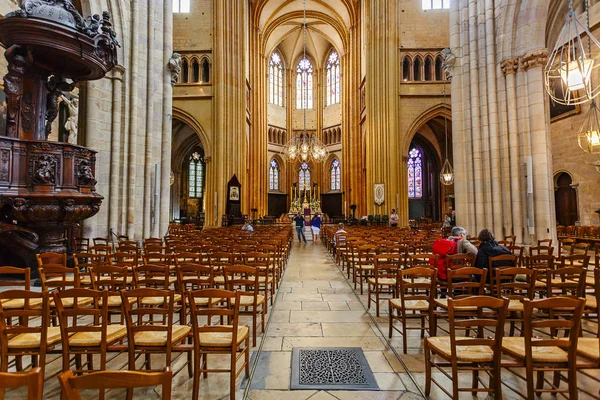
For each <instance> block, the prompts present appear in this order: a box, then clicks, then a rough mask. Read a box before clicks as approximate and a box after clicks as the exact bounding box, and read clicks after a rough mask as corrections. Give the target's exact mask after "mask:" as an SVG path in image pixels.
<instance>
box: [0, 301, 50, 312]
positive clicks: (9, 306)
mask: <svg viewBox="0 0 600 400" xmlns="http://www.w3.org/2000/svg"><path fill="white" fill-rule="evenodd" d="M0 303H1V304H2V308H4V309H5V310H18V309H21V308H23V307H25V299H10V300H2V301H0ZM41 305H42V299H29V307H31V308H38V307H39V306H41Z"/></svg>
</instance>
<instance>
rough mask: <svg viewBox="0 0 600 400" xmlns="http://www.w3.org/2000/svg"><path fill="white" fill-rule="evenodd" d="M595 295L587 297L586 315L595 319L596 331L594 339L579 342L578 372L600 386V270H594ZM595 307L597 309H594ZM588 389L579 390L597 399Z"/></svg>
mask: <svg viewBox="0 0 600 400" xmlns="http://www.w3.org/2000/svg"><path fill="white" fill-rule="evenodd" d="M594 278H595V282H594V293H593V295H589V294H588V295H586V302H585V308H584V313H586V312H588V313H590V314H591V315H592V316H594V317H595V321H594V322H595V325H596V331H595V332H594V336H593V337H579V339H578V341H577V355H578V356H579V358H580V359H579V360H578V362H577V371H578V372H579V373H580V374H583V375H585V376H586V377H587V378H589V379H592V380H594V381H596V382H598V383H599V384H600V379H599V378H598V374H597V373H595V372H597V371H594V370H598V369H600V329H598V327H600V308H598V304H600V269H598V268H594ZM594 307H595V308H594ZM582 329H583V325H582ZM585 389H586V388H583V387H580V388H579V390H580V391H581V392H583V393H585V394H586V395H588V396H590V397H596V396H597V395H598V394H594V393H590V392H588V391H587V390H585Z"/></svg>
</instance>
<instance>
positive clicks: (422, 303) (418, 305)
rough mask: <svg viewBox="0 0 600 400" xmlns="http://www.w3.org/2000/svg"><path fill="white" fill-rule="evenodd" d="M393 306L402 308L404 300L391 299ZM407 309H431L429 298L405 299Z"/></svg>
mask: <svg viewBox="0 0 600 400" xmlns="http://www.w3.org/2000/svg"><path fill="white" fill-rule="evenodd" d="M390 304H391V305H392V307H394V308H397V309H400V310H401V309H402V301H401V300H400V299H390ZM404 309H405V310H415V311H427V310H429V302H428V301H427V300H405V301H404Z"/></svg>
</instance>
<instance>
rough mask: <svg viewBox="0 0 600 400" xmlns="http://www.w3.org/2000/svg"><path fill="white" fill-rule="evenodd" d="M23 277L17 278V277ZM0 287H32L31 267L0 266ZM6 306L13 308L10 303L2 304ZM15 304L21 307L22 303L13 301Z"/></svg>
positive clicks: (25, 288)
mask: <svg viewBox="0 0 600 400" xmlns="http://www.w3.org/2000/svg"><path fill="white" fill-rule="evenodd" d="M19 276H20V277H22V278H19V279H17V277H19ZM0 277H2V279H0V287H11V288H13V289H15V288H18V287H21V288H22V289H23V290H30V289H31V269H30V268H19V267H0ZM2 306H3V307H4V308H11V305H10V303H8V302H5V303H4V304H2ZM13 306H14V307H16V308H20V303H19V304H16V303H13Z"/></svg>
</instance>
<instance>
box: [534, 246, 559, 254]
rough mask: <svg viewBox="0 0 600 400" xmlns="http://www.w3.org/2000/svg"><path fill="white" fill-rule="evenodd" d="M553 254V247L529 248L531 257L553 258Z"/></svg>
mask: <svg viewBox="0 0 600 400" xmlns="http://www.w3.org/2000/svg"><path fill="white" fill-rule="evenodd" d="M553 252H554V247H552V246H532V247H530V248H529V255H530V256H539V255H547V256H551V255H552V253H553Z"/></svg>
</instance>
